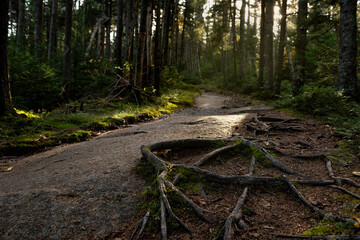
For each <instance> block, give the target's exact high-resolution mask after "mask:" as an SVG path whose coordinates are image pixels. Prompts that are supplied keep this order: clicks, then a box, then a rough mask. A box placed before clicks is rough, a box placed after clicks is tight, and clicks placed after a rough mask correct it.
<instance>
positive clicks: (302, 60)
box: [293, 0, 308, 95]
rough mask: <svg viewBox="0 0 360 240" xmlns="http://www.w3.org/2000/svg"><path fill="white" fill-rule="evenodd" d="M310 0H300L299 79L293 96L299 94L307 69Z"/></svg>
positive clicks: (294, 87)
mask: <svg viewBox="0 0 360 240" xmlns="http://www.w3.org/2000/svg"><path fill="white" fill-rule="evenodd" d="M307 4H308V0H299V9H298V20H297V39H296V42H295V49H296V55H295V71H296V72H297V75H298V77H297V78H294V79H293V94H294V95H297V94H299V90H300V87H301V86H302V85H303V84H304V79H305V67H306V45H307V14H308V6H307Z"/></svg>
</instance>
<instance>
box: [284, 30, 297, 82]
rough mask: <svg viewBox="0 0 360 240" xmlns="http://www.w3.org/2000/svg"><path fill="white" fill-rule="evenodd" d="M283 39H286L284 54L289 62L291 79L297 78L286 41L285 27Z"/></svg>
mask: <svg viewBox="0 0 360 240" xmlns="http://www.w3.org/2000/svg"><path fill="white" fill-rule="evenodd" d="M285 39H286V55H287V58H288V62H289V68H290V73H291V79H293V81H294V79H296V78H298V76H297V73H296V71H295V67H294V64H293V60H292V57H291V49H290V44H289V42H288V41H287V39H288V35H287V29H285Z"/></svg>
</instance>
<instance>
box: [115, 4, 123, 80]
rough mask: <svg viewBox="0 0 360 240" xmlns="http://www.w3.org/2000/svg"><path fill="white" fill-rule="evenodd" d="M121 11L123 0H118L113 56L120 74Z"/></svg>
mask: <svg viewBox="0 0 360 240" xmlns="http://www.w3.org/2000/svg"><path fill="white" fill-rule="evenodd" d="M123 12H124V0H118V12H117V22H116V41H115V43H116V45H115V52H114V58H115V63H116V66H117V67H118V68H117V73H118V74H119V75H120V76H122V73H123V71H122V69H121V68H122V67H123V63H122V42H123V29H124V25H123Z"/></svg>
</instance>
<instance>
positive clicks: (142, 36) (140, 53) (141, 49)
mask: <svg viewBox="0 0 360 240" xmlns="http://www.w3.org/2000/svg"><path fill="white" fill-rule="evenodd" d="M147 7H148V0H141V15H140V31H139V46H138V49H137V64H136V80H135V86H137V87H140V88H142V86H143V83H142V78H143V68H144V57H145V44H146V31H147V29H146V22H147Z"/></svg>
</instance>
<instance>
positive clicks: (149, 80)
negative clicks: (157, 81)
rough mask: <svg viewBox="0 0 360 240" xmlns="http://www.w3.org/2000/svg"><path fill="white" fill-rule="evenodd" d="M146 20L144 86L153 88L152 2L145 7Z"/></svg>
mask: <svg viewBox="0 0 360 240" xmlns="http://www.w3.org/2000/svg"><path fill="white" fill-rule="evenodd" d="M146 16H147V20H146V79H145V82H146V86H147V87H151V86H153V82H152V64H153V61H152V21H153V1H149V3H148V7H147V14H146Z"/></svg>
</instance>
